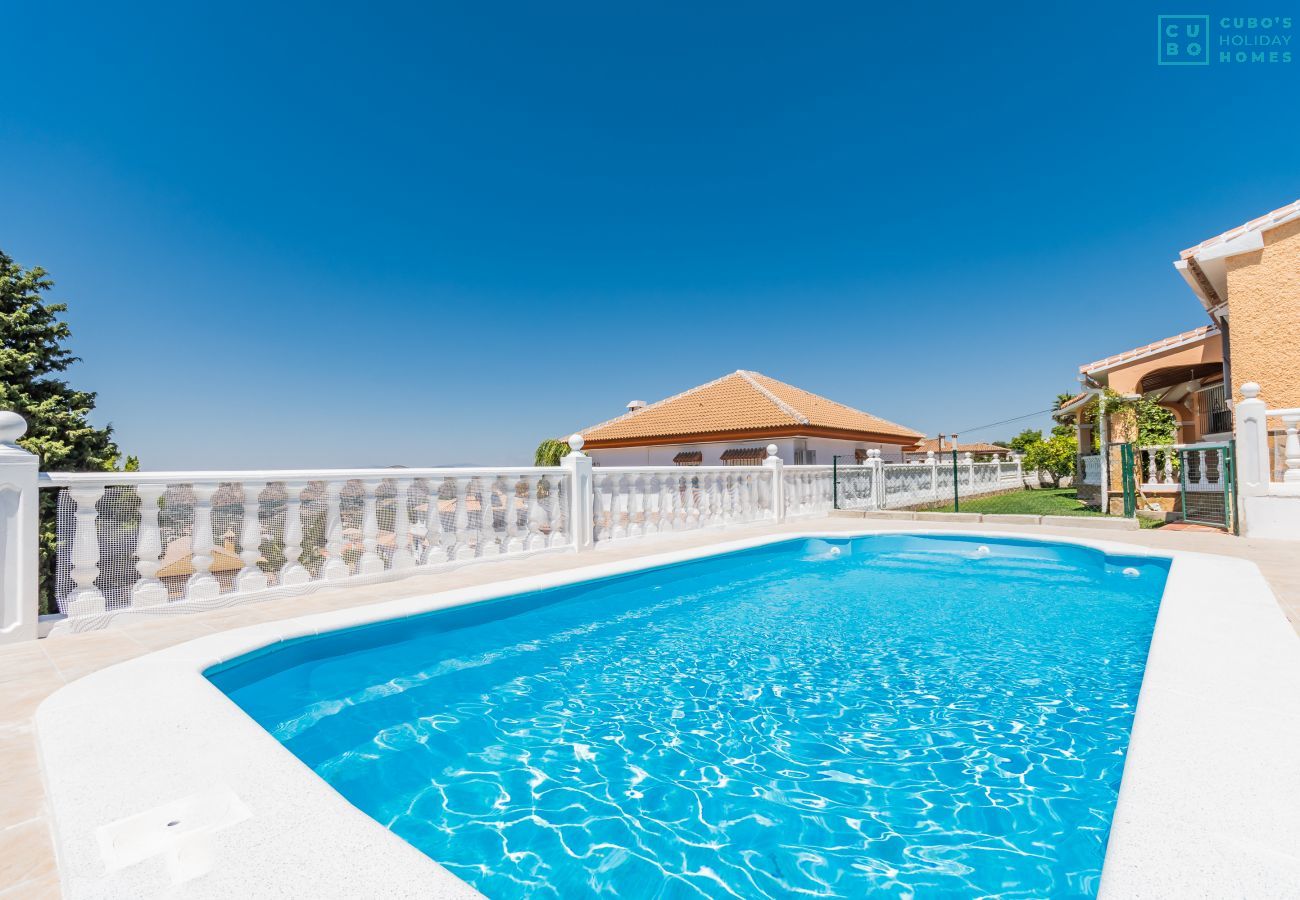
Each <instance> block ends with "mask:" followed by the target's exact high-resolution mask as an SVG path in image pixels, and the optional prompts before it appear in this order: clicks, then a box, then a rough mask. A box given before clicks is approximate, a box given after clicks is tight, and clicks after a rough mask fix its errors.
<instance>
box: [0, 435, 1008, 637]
mask: <svg viewBox="0 0 1300 900" xmlns="http://www.w3.org/2000/svg"><path fill="white" fill-rule="evenodd" d="M25 428H26V425H25V423H24V422H23V420H22V419H21V418H20V417H18V416H15V415H13V414H12V413H4V412H0V562H3V566H0V642H4V641H8V640H19V639H27V638H33V637H35V636H36V634H37V631H38V624H37V618H38V617H37V611H38V606H39V603H38V598H39V592H38V577H39V560H38V553H37V547H38V544H39V540H40V537H39V536H40V527H39V519H38V515H37V507H38V499H39V494H40V493H41V492H42V491H45V492H47V495H48V494H49V493H54V494H56V496H57V502H56V503H55V507H56V515H55V523H54V525H55V528H54V548H53V562H54V565H53V571H52V572H49V573H47V576H48V581H49V584H47V586H46V589H47V591H48V595H49V598H50V599H51V601H52V603H53V606H54V607H55V608H56V609H57V610H58V613H57V614H56V615H55V616H54V617H55V618H57V620H58V621H57V623H53V624H51V623H46V624H47V625H48V626H49V627H51V628H53V627H57V628H60V629H66V630H74V631H82V630H89V629H94V628H101V627H105V626H106V625H108V624H109V623H110V622H111V621H113V620H114V619H116V618H118V617H121V616H126V617H134V618H145V617H156V616H159V615H168V614H173V613H184V612H195V611H200V610H205V609H213V608H219V607H224V606H229V605H232V604H236V603H242V602H247V601H251V600H258V599H264V598H269V597H272V596H276V595H283V594H298V593H303V592H307V591H312V590H316V589H320V588H327V587H339V586H344V585H363V584H368V583H372V582H375V581H381V580H386V579H391V578H400V577H404V576H407V575H411V574H415V573H419V572H436V571H439V570H442V569H447V568H451V567H455V566H461V565H469V564H474V563H477V562H482V561H488V560H496V559H502V558H509V557H519V556H524V555H526V554H533V553H541V552H548V551H576V552H583V551H586V550H590V549H596V548H600V547H603V546H607V545H610V544H614V543H617V542H619V541H624V540H632V539H649V538H651V537H653V536H655V535H658V534H665V533H670V532H679V531H687V530H693V529H706V528H730V527H736V526H740V525H744V524H747V523H752V522H779V521H782V520H784V519H786V518H792V517H798V516H815V515H824V514H826V513H827V512H829V511H830V510H831V509H832V508H833V507H834V506H835V505H836V501H837V493H838V500H839V505H840V506H842V507H846V508H856V509H882V508H884V509H890V508H892V509H898V508H907V507H914V506H923V505H926V504H932V503H942V502H946V501H947V500H948V499H949V498H950V497H951V496H952V491H953V479H954V474H955V478H956V481H957V485H958V489H959V491H960V492H961V494H962V495H963V496H972V495H978V494H983V493H992V492H996V491H1000V490H1006V489H1011V488H1015V487H1018V486H1019V485H1020V483H1021V477H1022V476H1021V468H1020V463H1019V461H1015V462H1011V463H998V462H993V463H976V462H974V461H973V460H972V459H971V457H970V455H969V454H967V455H966V456H965V457H964V458H962V459H961V460H958V462H957V465H956V467H955V472H954V467H953V466H952V465H950V464H949V462H947V461H944V460H940V459H936V458H935V457H934V456H933V455H931V456H930V457H929V458H928V459H927V461H926V462H925V463H919V462H914V463H910V464H898V463H889V464H886V463H885V462H884V461H883V460H882V459H881V458H880V454H879V451H871V452H870V453H869V456H868V459H867V460H866V462H865V464H860V465H853V466H843V467H833V466H783V465H782V463H781V460H780V459H778V458H777V457H776V447H775V446H772V447H769V448H768V458H767V459H766V460H764V461H763V464H762V465H757V466H698V467H690V468H682V467H676V466H674V467H648V468H612V467H611V468H604V467H602V468H600V469H598V470H593V468H592V463H591V458H590V457H588V456H586V455H584V454H583V453H582V452H581V448H582V438H581V437H580V436H577V435H575V436H574V437H573V438H572V439H571V441H570V446H571V447H572V448H573V450H574V451H575V452H573V453H571V454H570V455H569V456H567V457H566V458H565V459H564V462H563V464H562V465H561V466H558V467H553V468H537V467H504V468H501V467H495V468H463V469H462V468H456V469H400V468H396V469H392V468H390V469H324V470H292V471H287V470H273V471H215V472H83V473H39V472H38V466H37V460H36V457H35V456H33V455H32V454H30V453H27V452H26V451H24V450H22V449H21V448H19V447H18V446H17V445H16V444H15V443H13V442H14V441H15V440H16V439H17V438H18V437H20V436H21V435H22V434H23V432H24V430H25Z"/></svg>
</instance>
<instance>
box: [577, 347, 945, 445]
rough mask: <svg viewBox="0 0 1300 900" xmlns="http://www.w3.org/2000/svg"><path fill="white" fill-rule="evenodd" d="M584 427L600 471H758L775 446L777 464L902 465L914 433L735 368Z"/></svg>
mask: <svg viewBox="0 0 1300 900" xmlns="http://www.w3.org/2000/svg"><path fill="white" fill-rule="evenodd" d="M627 409H628V411H627V412H626V413H624V414H623V415H620V416H617V417H615V418H613V419H609V420H608V421H605V422H601V423H600V424H598V425H592V426H590V427H588V428H583V429H581V430H580V431H579V432H578V433H579V434H581V435H582V437H583V439H584V440H585V441H586V443H585V444H584V446H583V452H585V453H588V454H589V455H590V456H591V457H592V462H593V464H594V465H598V466H601V465H604V466H643V465H651V466H700V465H705V466H719V465H723V466H725V465H730V466H745V465H759V464H761V463H762V461H763V458H764V457H765V456H766V455H767V449H766V448H767V446H768V445H769V444H775V445H776V447H777V455H778V456H780V457H781V459H782V461H784V462H786V463H790V464H794V465H815V464H824V465H829V464H830V462H831V459H832V457H834V456H839V457H840V462H841V463H845V462H850V463H851V462H854V461H855V460H856V461H862V460H864V459H866V458H867V451H868V450H879V451H881V457H882V458H884V459H889V460H902V458H903V453H904V451H905V450H907V449H909V448H911V447H913V446H915V445H916V443H917V441H919V440H920V439H922V438H923V437H925V435H924V434H922V433H921V432H919V431H916V430H914V429H912V428H908V427H906V426H904V425H899V424H897V423H895V422H890V421H888V420H886V419H882V418H880V417H879V416H874V415H872V414H871V413H867V412H863V411H862V410H860V409H854V408H853V407H851V406H846V405H845V404H843V403H837V402H835V401H834V400H828V399H827V398H825V397H822V396H819V395H818V394H814V393H812V392H811V391H805V390H803V389H802V388H797V387H795V386H794V385H791V384H786V383H785V382H783V381H777V380H776V379H775V378H770V377H768V376H766V375H763V374H760V373H758V372H750V371H746V370H743V369H741V370H738V371H735V372H732V373H730V374H728V375H724V376H722V377H721V378H718V379H716V380H715V381H710V382H708V383H707V384H702V385H699V386H698V387H693V388H691V389H690V390H688V391H683V392H682V393H680V394H676V395H674V396H672V397H668V398H667V399H664V400H660V401H658V402H657V403H651V404H648V405H647V404H646V403H644V402H643V401H640V400H633V401H632V402H631V403H629V404H628V405H627Z"/></svg>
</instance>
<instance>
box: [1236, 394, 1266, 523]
mask: <svg viewBox="0 0 1300 900" xmlns="http://www.w3.org/2000/svg"><path fill="white" fill-rule="evenodd" d="M1241 395H1242V396H1243V397H1244V398H1245V399H1244V400H1242V401H1241V402H1240V403H1237V404H1236V408H1235V409H1233V418H1235V419H1236V432H1237V460H1236V462H1237V492H1238V493H1239V494H1240V495H1241V496H1257V495H1260V494H1267V493H1268V482H1269V479H1270V478H1271V475H1272V469H1273V467H1272V464H1271V462H1270V460H1269V458H1268V416H1267V414H1266V406H1265V404H1264V401H1263V400H1261V399H1259V385H1258V384H1256V383H1255V382H1253V381H1247V382H1246V383H1245V384H1243V385H1242V386H1241ZM1244 511H1245V509H1244V504H1243V508H1242V512H1244ZM1242 518H1243V520H1244V518H1245V517H1244V516H1243V517H1242Z"/></svg>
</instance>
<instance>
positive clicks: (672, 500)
mask: <svg viewBox="0 0 1300 900" xmlns="http://www.w3.org/2000/svg"><path fill="white" fill-rule="evenodd" d="M773 471H774V470H773V469H772V468H771V467H767V466H691V467H689V468H685V469H684V468H682V467H678V466H664V467H653V468H642V469H623V468H600V469H597V470H595V472H594V473H593V476H592V481H593V485H594V492H593V494H592V501H593V507H592V525H593V539H594V541H595V543H596V544H602V543H605V542H606V541H613V540H622V539H626V538H639V537H645V536H648V535H653V534H661V533H665V532H670V531H687V530H691V529H696V528H725V527H727V526H730V525H741V524H745V523H748V522H755V521H759V520H763V519H773V518H775V507H774V497H775V492H774V490H773V487H772V481H773V477H774V476H773V474H772V473H773Z"/></svg>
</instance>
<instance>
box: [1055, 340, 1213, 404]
mask: <svg viewBox="0 0 1300 900" xmlns="http://www.w3.org/2000/svg"><path fill="white" fill-rule="evenodd" d="M1218 333H1219V326H1217V325H1202V326H1201V327H1200V328H1193V329H1192V330H1191V331H1184V332H1183V333H1181V334H1175V335H1174V336H1173V337H1167V338H1162V339H1161V340H1158V341H1153V342H1152V343H1150V344H1143V345H1142V346H1141V347H1134V348H1133V349H1132V350H1125V351H1124V352H1123V353H1116V354H1115V355H1114V356H1108V357H1106V358H1105V359H1099V360H1096V361H1094V362H1090V363H1087V364H1085V365H1082V366H1079V371H1080V372H1085V373H1086V372H1092V371H1095V370H1097V369H1106V368H1109V367H1110V366H1113V365H1115V364H1117V363H1122V362H1128V361H1130V360H1134V359H1138V358H1139V357H1143V356H1149V355H1150V354H1152V353H1158V352H1160V351H1161V350H1166V349H1169V348H1171V347H1179V346H1183V345H1185V344H1190V343H1193V342H1195V341H1198V340H1201V339H1202V338H1207V337H1212V336H1214V335H1216V334H1218ZM1062 405H1064V404H1062Z"/></svg>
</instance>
